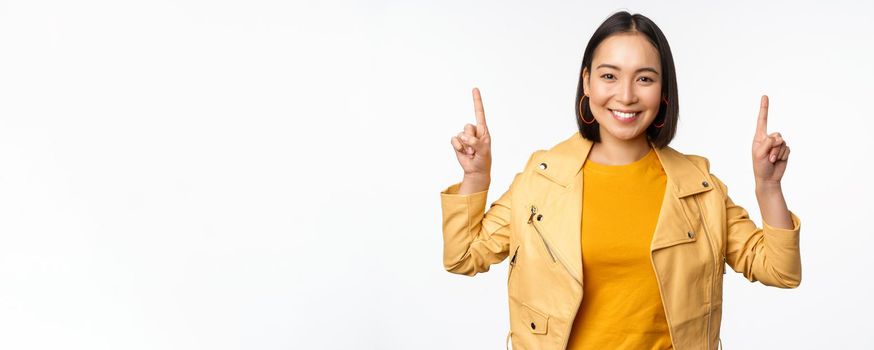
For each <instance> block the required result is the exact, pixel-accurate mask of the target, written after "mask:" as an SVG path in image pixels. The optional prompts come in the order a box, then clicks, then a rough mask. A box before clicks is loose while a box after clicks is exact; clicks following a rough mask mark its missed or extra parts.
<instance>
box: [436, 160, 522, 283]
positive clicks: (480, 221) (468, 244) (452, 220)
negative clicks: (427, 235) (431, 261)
mask: <svg viewBox="0 0 874 350" xmlns="http://www.w3.org/2000/svg"><path fill="white" fill-rule="evenodd" d="M533 158H534V154H532V155H531V157H529V158H528V162H527V164H526V166H525V169H527V168H528V164H530V163H531V159H533ZM523 172H524V170H523ZM521 175H522V172H520V173H517V174H516V176H515V177H514V178H513V182H512V183H511V184H510V188H509V189H507V191H506V192H504V194H502V195H501V197H500V198H498V200H497V201H495V202H494V203H492V204H491V205H490V206H489V210H488V212H486V213H485V214H483V211H484V210H485V206H486V195H487V194H488V191H487V190H486V191H481V192H477V193H471V194H467V195H461V194H458V188H459V187H460V186H461V183H460V182H458V183H455V184H453V185H451V186H449V187H447V188H446V189H444V190H443V191H441V192H440V201H441V207H442V210H443V267H444V268H446V270H447V271H449V272H452V273H457V274H461V275H468V276H473V275H476V274H477V273H480V272H486V271H488V270H489V267H490V266H491V265H492V264H497V263H499V262H501V261H503V260H504V259H505V258H506V257H507V255H509V250H510V220H511V207H510V201H511V198H512V193H513V188H514V187H515V186H516V185H517V183H518V180H519V178H520V176H521Z"/></svg>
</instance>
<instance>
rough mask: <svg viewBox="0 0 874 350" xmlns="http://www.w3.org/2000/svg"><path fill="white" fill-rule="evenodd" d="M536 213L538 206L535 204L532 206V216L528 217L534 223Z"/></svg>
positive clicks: (529, 221)
mask: <svg viewBox="0 0 874 350" xmlns="http://www.w3.org/2000/svg"><path fill="white" fill-rule="evenodd" d="M534 214H537V208H535V207H534V206H533V205H532V206H531V216H529V217H528V223H529V224H530V223H532V222H533V221H534Z"/></svg>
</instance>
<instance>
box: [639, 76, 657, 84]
mask: <svg viewBox="0 0 874 350" xmlns="http://www.w3.org/2000/svg"><path fill="white" fill-rule="evenodd" d="M640 81H642V82H644V83H652V82H654V81H655V80H652V79H651V78H650V77H640Z"/></svg>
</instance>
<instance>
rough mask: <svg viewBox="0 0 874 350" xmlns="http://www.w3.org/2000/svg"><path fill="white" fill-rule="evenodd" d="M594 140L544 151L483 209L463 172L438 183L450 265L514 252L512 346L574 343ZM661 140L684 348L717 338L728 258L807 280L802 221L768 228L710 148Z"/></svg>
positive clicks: (672, 299)
mask: <svg viewBox="0 0 874 350" xmlns="http://www.w3.org/2000/svg"><path fill="white" fill-rule="evenodd" d="M650 146H653V145H652V144H651V145H650ZM591 147H592V142H591V141H589V140H587V139H585V138H583V137H582V135H580V133H578V132H577V133H574V135H573V136H571V137H570V138H568V139H567V140H565V141H563V142H561V143H559V144H557V145H555V146H554V147H553V148H551V149H550V150H538V151H535V152H534V153H533V154H532V155H531V157H530V158H529V159H528V162H527V164H526V165H525V168H524V170H523V171H522V172H520V173H518V174H516V176H515V178H514V179H513V182H512V184H511V185H510V188H509V189H508V190H507V191H506V192H504V194H503V195H501V197H500V198H498V200H496V201H495V202H493V203H492V204H491V206H490V207H489V210H488V212H485V213H483V212H484V211H485V207H486V194H487V191H482V192H478V193H473V194H469V195H459V194H457V193H458V186H459V185H460V183H456V184H453V185H451V186H449V187H448V188H446V189H445V190H443V191H442V192H441V193H440V197H441V202H442V203H441V205H442V210H443V265H444V267H445V268H446V270H447V271H449V272H452V273H457V274H463V275H468V276H473V275H475V274H477V273H479V272H485V271H488V270H489V267H490V265H492V264H496V263H499V262H501V261H503V260H504V259H505V258H507V257H508V256H509V257H510V267H509V272H508V276H507V291H508V295H509V307H510V332H509V333H508V335H507V338H508V341H509V340H510V339H512V343H513V346H514V349H565V348H566V346H567V342H568V337H569V333H570V330H571V326H572V325H573V321H574V317H575V316H576V313H577V310H578V308H579V305H580V302H581V301H582V298H583V288H582V281H583V271H582V259H581V253H580V219H581V215H582V209H583V208H582V198H583V188H582V184H583V180H582V176H583V172H582V171H581V170H582V166H583V163H584V162H585V160H586V157H587V156H588V154H589V150H590V149H591ZM654 148H655V147H654ZM655 150H656V154H657V155H658V157H659V160H660V162H661V164H662V167H664V169H665V173H666V174H667V177H668V181H667V188H666V189H665V197H664V201H663V202H662V207H661V212H660V214H659V219H658V224H657V225H656V228H655V232H654V233H653V239H652V245H651V251H652V253H651V260H652V266H653V270H654V273H655V275H656V279H657V280H658V283H659V291H660V293H661V297H662V304H663V305H664V307H665V315H666V317H667V320H668V326H669V328H670V333H671V340H672V342H673V345H674V349H679V350H684V349H716V347H717V344H718V343H719V326H720V321H721V319H722V275H723V274H724V273H725V272H724V264H725V263H727V264H728V265H729V266H731V268H732V269H734V270H735V271H737V272H740V273H743V275H744V277H746V278H747V279H748V280H750V281H751V282H755V281H760V282H761V283H762V284H764V285H768V286H775V287H780V288H795V287H797V286H798V285H799V283H800V282H801V256H800V254H799V249H798V237H799V231H800V220H799V218H798V217H797V216H796V215H795V213H792V212H791V211H790V216H791V218H792V223H793V225H794V227H793V228H792V229H790V230H786V229H780V228H774V227H771V226H770V225H768V223H764V222H763V224H764V229H762V228H759V227H757V226H756V224H755V222H753V221H752V220H750V219H749V215H748V213H747V211H746V210H745V209H744V208H742V207H740V206H738V205H735V204H734V203H733V202H732V200H731V198H729V196H728V194H727V188H726V186H725V184H723V183H722V181H720V180H719V179H718V178H717V177H716V176H714V175H713V174H711V173H710V163H709V161H708V160H707V159H706V158H704V157H700V156H696V155H685V154H682V153H680V152H677V151H676V150H674V149H672V148H670V147H664V148H662V149H659V148H655Z"/></svg>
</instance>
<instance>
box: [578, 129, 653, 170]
mask: <svg viewBox="0 0 874 350" xmlns="http://www.w3.org/2000/svg"><path fill="white" fill-rule="evenodd" d="M604 134H606V133H601V142H598V143H595V144H593V145H592V150H591V151H590V153H589V159H591V160H592V161H593V162H596V163H600V164H606V165H625V164H629V163H633V162H635V161H637V160H639V159H641V158H643V156H645V155H646V153H647V152H649V149H650V148H651V146H650V144H649V141H648V140H647V139H646V135H640V136H641V137H637V138H634V139H631V140H622V139H617V138H612V137H609V136H608V137H604V136H605V135H604Z"/></svg>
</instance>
